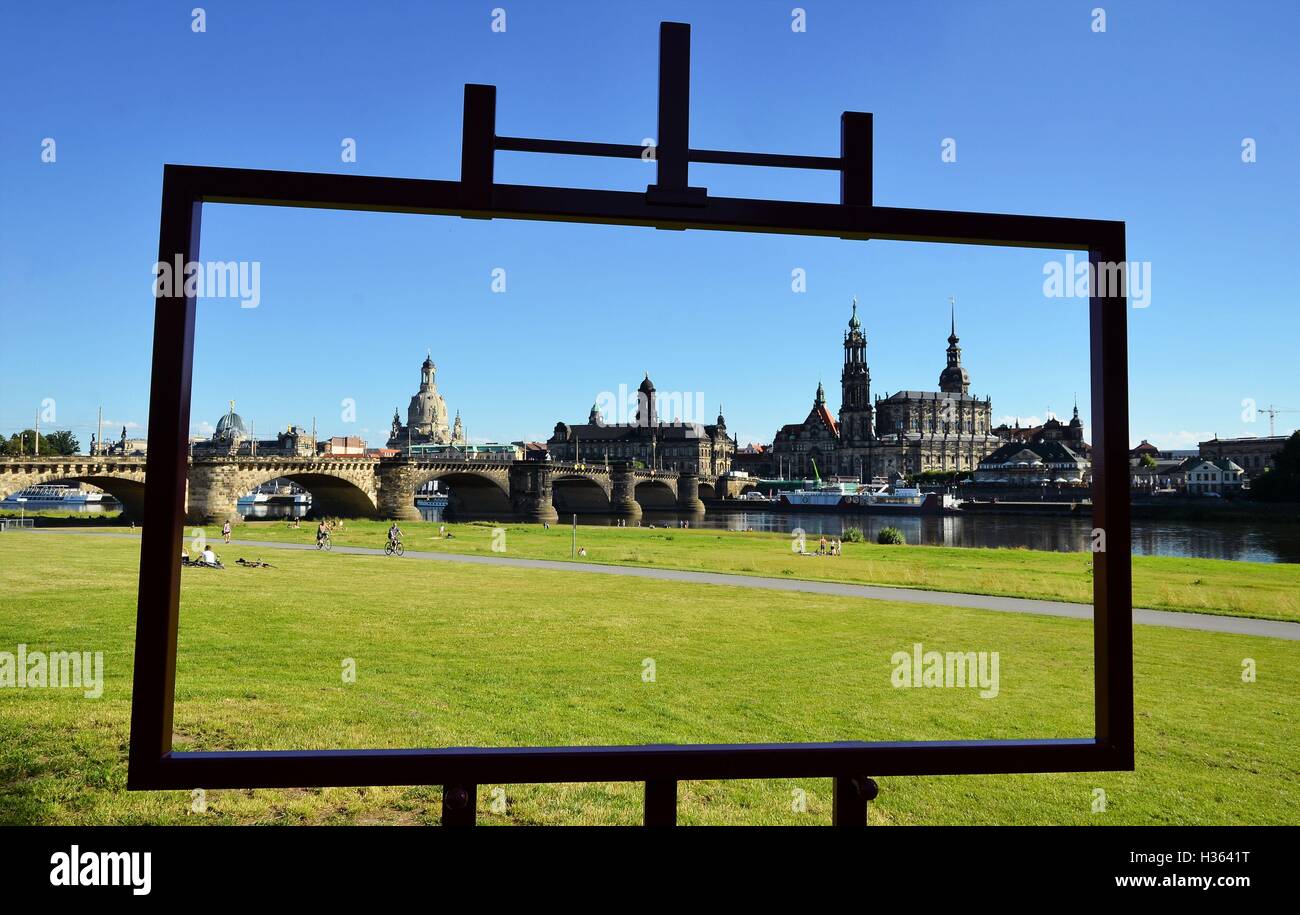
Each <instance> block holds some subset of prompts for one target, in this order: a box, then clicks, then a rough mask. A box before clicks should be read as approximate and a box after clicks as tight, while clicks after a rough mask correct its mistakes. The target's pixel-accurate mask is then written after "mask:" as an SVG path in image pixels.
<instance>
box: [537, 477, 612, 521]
mask: <svg viewBox="0 0 1300 915" xmlns="http://www.w3.org/2000/svg"><path fill="white" fill-rule="evenodd" d="M551 502H552V504H553V505H554V506H555V510H556V511H557V512H558V513H559V514H560V515H561V516H564V515H584V514H608V513H609V512H610V511H611V510H612V509H611V505H612V503H611V501H610V495H609V489H608V488H607V487H606V486H602V485H601V483H600V482H599V481H598V480H596V479H593V478H592V477H586V476H557V477H555V478H554V479H552V480H551Z"/></svg>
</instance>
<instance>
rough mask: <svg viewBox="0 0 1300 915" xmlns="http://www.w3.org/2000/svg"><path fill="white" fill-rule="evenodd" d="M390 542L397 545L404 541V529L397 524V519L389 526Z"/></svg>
mask: <svg viewBox="0 0 1300 915" xmlns="http://www.w3.org/2000/svg"><path fill="white" fill-rule="evenodd" d="M388 542H389V543H390V544H392V545H393V546H397V545H398V544H399V543H401V542H402V529H401V528H400V527H398V526H397V522H396V521H394V522H393V523H392V526H391V527H389V528H388Z"/></svg>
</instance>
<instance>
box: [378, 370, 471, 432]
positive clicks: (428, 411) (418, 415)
mask: <svg viewBox="0 0 1300 915" xmlns="http://www.w3.org/2000/svg"><path fill="white" fill-rule="evenodd" d="M464 443H465V426H464V424H463V423H462V422H461V420H460V411H457V412H456V419H455V422H454V423H448V416H447V401H446V400H444V399H443V396H442V394H440V393H439V392H438V366H436V365H434V362H433V354H432V353H430V354H428V355H427V356H426V357H425V360H424V363H423V364H422V365H421V366H420V387H419V389H418V390H417V391H416V392H415V394H413V395H412V396H411V402H410V404H408V405H407V407H406V422H405V423H403V422H402V417H401V414H400V413H398V411H397V410H393V425H392V429H391V431H390V432H389V435H388V447H389V448H407V447H409V446H411V445H452V444H455V445H463V444H464Z"/></svg>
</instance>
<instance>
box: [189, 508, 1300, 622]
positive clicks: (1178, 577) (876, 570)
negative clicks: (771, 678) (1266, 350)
mask: <svg viewBox="0 0 1300 915" xmlns="http://www.w3.org/2000/svg"><path fill="white" fill-rule="evenodd" d="M387 528H388V522H386V521H348V522H346V524H345V526H344V529H343V530H342V531H338V532H336V533H335V534H334V542H335V543H337V544H342V545H346V546H367V547H382V546H383V545H384V532H385V531H386V530H387ZM438 528H439V525H436V524H429V523H423V522H404V523H403V524H402V530H403V531H404V533H405V535H406V536H405V542H406V546H407V548H408V549H418V550H442V551H446V552H454V553H478V554H483V555H486V554H490V553H492V552H493V538H494V534H493V532H494V530H502V531H504V532H505V533H504V536H503V542H504V546H505V553H504V555H508V556H521V557H527V558H538V559H557V560H567V559H570V558H573V557H572V556H571V554H570V551H571V549H572V539H573V538H572V531H571V529H570V528H568V527H553V528H551V529H549V530H546V529H543V528H542V527H541V526H540V525H523V524H517V525H502V526H499V527H498V526H495V525H491V524H482V523H477V524H454V525H447V529H448V530H449V531H451V532H452V533H453V534H454V539H451V540H447V539H442V538H439V537H438V536H437V534H438ZM193 530H194V529H193V528H191V529H190V531H191V532H192V531H193ZM206 530H207V536H208V537H209V538H214V537H216V534H217V532H218V531H219V527H209V528H207V529H206ZM235 536H236V537H237V538H242V539H247V540H283V541H291V542H299V543H311V542H312V541H313V538H314V525H311V524H307V523H304V524H303V526H302V527H301V528H300V529H297V530H294V529H291V528H289V527H287V526H286V525H285V523H284V522H282V521H280V522H275V521H263V522H252V523H249V524H243V525H240V526H239V527H237V528H236V529H235ZM498 538H499V539H498V545H500V543H501V542H502V540H501V535H498ZM216 539H217V540H218V541H219V539H220V538H216ZM791 544H792V539H791V537H790V536H789V535H785V534H767V533H750V532H736V531H717V530H707V529H702V528H695V529H689V530H682V529H680V528H661V529H658V530H650V529H648V528H634V527H628V528H614V527H595V526H592V527H583V526H579V528H578V545H579V546H582V547H585V548H586V550H587V556H586V557H585V558H583V559H582V561H583V562H602V563H612V564H617V565H645V566H658V567H661V568H670V569H688V570H697V571H708V572H735V573H742V574H754V575H766V576H772V577H777V578H800V579H812V580H831V581H840V582H850V583H856V584H877V585H898V586H902V587H908V588H923V589H927V590H933V591H960V592H968V593H975V594H994V595H1000V596H1004V597H1030V598H1040V599H1044V600H1064V601H1073V602H1076V603H1085V604H1091V603H1092V554H1091V553H1052V552H1044V551H1036V550H1008V549H971V548H967V547H936V546H904V547H900V546H881V545H878V544H875V543H849V544H845V546H844V555H842V556H839V557H835V558H829V557H819V556H801V555H798V554H796V553H795V552H794V551H793V550H792V549H791ZM236 549H238V548H236ZM806 549H807V551H808V552H814V551H815V550H816V549H817V541H816V540H815V539H810V540H809V541H808V542H807V544H806ZM218 550H220V545H219V544H218ZM1133 601H1134V605H1135V606H1139V607H1151V608H1154V609H1158V610H1186V611H1193V612H1197V613H1213V614H1218V615H1223V616H1246V617H1258V618H1261V619H1275V620H1292V621H1300V565H1296V564H1285V563H1273V564H1268V563H1249V562H1231V561H1228V560H1221V559H1177V558H1172V557H1166V556H1135V557H1133Z"/></svg>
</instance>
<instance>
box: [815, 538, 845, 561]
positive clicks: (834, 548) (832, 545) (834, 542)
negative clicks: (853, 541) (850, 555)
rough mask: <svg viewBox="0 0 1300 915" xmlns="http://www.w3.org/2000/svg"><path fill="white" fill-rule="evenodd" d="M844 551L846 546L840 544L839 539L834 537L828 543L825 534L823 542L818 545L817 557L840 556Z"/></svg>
mask: <svg viewBox="0 0 1300 915" xmlns="http://www.w3.org/2000/svg"><path fill="white" fill-rule="evenodd" d="M843 549H844V544H842V543H841V542H840V539H839V538H838V537H832V538H831V539H830V540H829V541H828V540H827V539H826V535H825V534H823V535H822V539H821V542H819V543H818V544H817V555H818V556H840V555H842V551H843Z"/></svg>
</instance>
